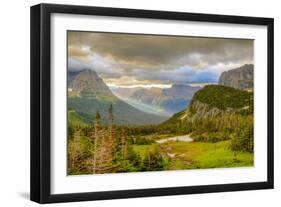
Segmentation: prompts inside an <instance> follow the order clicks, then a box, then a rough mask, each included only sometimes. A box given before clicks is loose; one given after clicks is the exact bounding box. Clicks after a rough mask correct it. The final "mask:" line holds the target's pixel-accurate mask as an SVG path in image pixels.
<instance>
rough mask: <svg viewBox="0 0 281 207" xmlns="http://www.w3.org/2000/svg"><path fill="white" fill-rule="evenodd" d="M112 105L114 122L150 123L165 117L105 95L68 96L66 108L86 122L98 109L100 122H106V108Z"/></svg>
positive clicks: (160, 120)
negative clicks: (73, 111)
mask: <svg viewBox="0 0 281 207" xmlns="http://www.w3.org/2000/svg"><path fill="white" fill-rule="evenodd" d="M110 104H112V105H113V113H114V117H115V123H116V124H118V125H120V124H132V125H133V124H136V125H144V124H152V123H160V122H162V121H164V120H165V119H166V117H161V116H157V115H153V114H148V113H144V112H141V111H139V110H137V109H135V108H134V107H132V106H130V105H129V104H127V103H125V102H124V101H121V100H118V99H112V98H107V97H70V98H68V108H69V109H75V110H76V111H77V112H78V113H79V114H80V115H82V116H83V117H85V119H86V120H88V121H87V122H90V121H91V120H92V117H93V116H94V115H95V113H96V111H99V112H100V114H101V117H102V122H103V123H106V122H107V117H108V109H109V106H110Z"/></svg>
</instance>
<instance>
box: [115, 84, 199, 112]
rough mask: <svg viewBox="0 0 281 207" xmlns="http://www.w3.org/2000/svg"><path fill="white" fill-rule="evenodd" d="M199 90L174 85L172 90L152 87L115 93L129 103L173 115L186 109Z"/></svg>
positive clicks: (187, 86)
mask: <svg viewBox="0 0 281 207" xmlns="http://www.w3.org/2000/svg"><path fill="white" fill-rule="evenodd" d="M199 89H201V87H199V86H190V85H185V84H173V85H172V86H171V87H170V88H158V87H151V88H141V89H137V90H134V91H132V89H127V90H128V92H127V93H125V92H124V91H126V89H125V88H123V89H122V90H120V89H115V90H113V91H114V93H115V94H116V95H117V96H120V97H121V98H122V99H124V100H125V101H127V102H129V103H132V104H139V105H140V107H142V105H148V106H151V107H154V108H155V110H156V112H157V111H160V110H162V111H163V113H166V114H173V113H175V112H179V111H181V110H183V109H184V108H186V107H187V106H188V104H189V102H190V100H191V98H192V96H193V94H194V93H195V92H196V91H198V90H199ZM124 94H125V95H124ZM136 107H137V106H136ZM140 109H141V108H140Z"/></svg>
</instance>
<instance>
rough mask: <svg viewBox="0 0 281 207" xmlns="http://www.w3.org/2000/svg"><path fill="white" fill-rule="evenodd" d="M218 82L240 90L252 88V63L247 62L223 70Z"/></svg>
mask: <svg viewBox="0 0 281 207" xmlns="http://www.w3.org/2000/svg"><path fill="white" fill-rule="evenodd" d="M219 84H220V85H224V86H229V87H233V88H237V89H242V90H253V86H254V65H253V64H247V65H243V66H242V67H240V68H236V69H232V70H229V71H225V72H223V73H222V74H221V76H220V78H219Z"/></svg>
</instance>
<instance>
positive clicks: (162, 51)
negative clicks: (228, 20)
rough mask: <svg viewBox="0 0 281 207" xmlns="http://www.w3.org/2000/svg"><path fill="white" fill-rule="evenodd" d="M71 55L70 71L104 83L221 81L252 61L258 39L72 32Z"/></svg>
mask: <svg viewBox="0 0 281 207" xmlns="http://www.w3.org/2000/svg"><path fill="white" fill-rule="evenodd" d="M68 54H69V58H68V63H69V64H68V65H69V70H81V69H83V68H86V67H87V68H91V69H93V70H95V71H97V72H98V73H99V74H100V75H101V76H102V77H103V78H104V79H105V81H106V80H111V81H113V79H118V78H120V77H122V76H126V77H132V78H133V79H134V80H135V81H143V80H147V81H150V82H151V83H171V82H172V83H173V82H198V83H199V82H216V81H217V79H218V76H219V74H220V73H221V72H222V71H224V70H228V69H231V68H234V67H238V66H241V65H243V64H245V63H252V62H253V40H241V39H222V38H196V37H179V36H156V35H131V34H116V33H93V32H69V33H68ZM148 70H149V72H148ZM115 82H116V81H115Z"/></svg>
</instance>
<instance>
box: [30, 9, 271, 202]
mask: <svg viewBox="0 0 281 207" xmlns="http://www.w3.org/2000/svg"><path fill="white" fill-rule="evenodd" d="M270 188H273V19H271V18H260V17H242V16H225V15H213V14H194V13H179V12H168V11H150V10H133V9H119V8H102V7H86V6H70V5H54V4H40V5H35V6H33V7H31V200H33V201H36V202H39V203H52V202H68V201H85V200H100V199H117V198H132V197H145V196H163V195H178V194H193V193H209V192H223V191H238V190H254V189H270Z"/></svg>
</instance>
